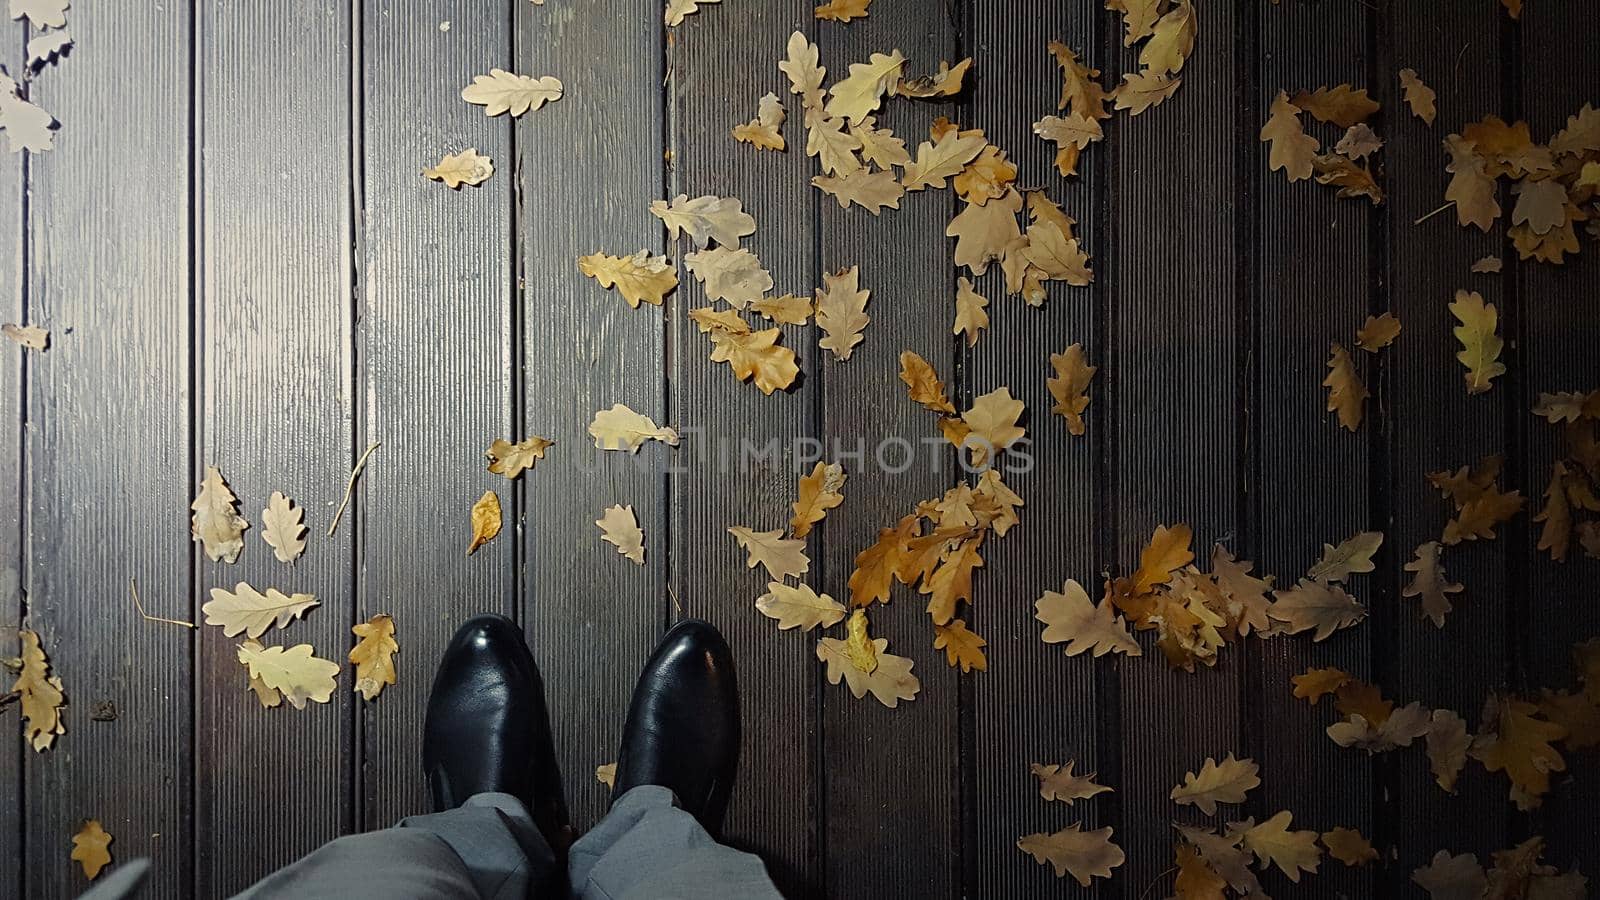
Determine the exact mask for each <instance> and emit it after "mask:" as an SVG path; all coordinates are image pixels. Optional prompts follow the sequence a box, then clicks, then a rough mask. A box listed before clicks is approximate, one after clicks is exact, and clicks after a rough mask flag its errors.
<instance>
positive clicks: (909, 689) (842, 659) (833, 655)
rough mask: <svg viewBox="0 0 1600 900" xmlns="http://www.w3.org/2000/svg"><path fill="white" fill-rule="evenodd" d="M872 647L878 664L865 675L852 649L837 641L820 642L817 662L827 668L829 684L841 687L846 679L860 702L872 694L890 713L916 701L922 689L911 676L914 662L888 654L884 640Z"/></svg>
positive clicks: (825, 639) (853, 694)
mask: <svg viewBox="0 0 1600 900" xmlns="http://www.w3.org/2000/svg"><path fill="white" fill-rule="evenodd" d="M856 612H857V613H859V612H861V611H860V610H856ZM871 645H872V647H873V652H874V654H875V656H876V659H877V664H876V666H874V667H873V669H872V671H870V672H864V671H862V670H861V669H860V667H859V666H857V665H856V664H855V663H854V662H853V661H852V656H851V651H850V648H849V646H848V645H847V643H846V642H845V641H841V640H838V639H836V638H822V639H821V640H819V641H818V642H817V659H819V660H822V662H823V664H824V665H825V666H826V667H827V670H826V671H827V678H828V683H829V684H838V683H839V681H840V679H843V680H844V683H845V687H847V688H849V689H850V695H851V696H853V697H855V698H856V699H858V700H859V699H860V698H862V697H865V696H866V695H867V693H868V692H869V691H870V692H871V693H872V696H873V697H875V698H876V699H877V701H878V702H879V703H882V704H883V705H884V706H887V707H889V708H890V709H894V708H895V707H896V706H898V705H899V703H900V701H901V700H915V699H916V697H917V692H918V691H919V690H921V688H922V685H921V683H920V682H918V681H917V677H916V676H915V675H912V674H911V669H912V665H913V663H912V661H911V660H910V659H907V658H906V657H904V656H895V655H894V654H892V653H888V652H886V651H887V650H888V648H889V642H888V641H886V640H884V639H883V638H875V639H873V640H872V641H871Z"/></svg>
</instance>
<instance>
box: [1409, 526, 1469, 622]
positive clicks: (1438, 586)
mask: <svg viewBox="0 0 1600 900" xmlns="http://www.w3.org/2000/svg"><path fill="white" fill-rule="evenodd" d="M1441 549H1442V548H1441V547H1440V546H1439V542H1438V541H1426V542H1424V543H1423V544H1421V545H1419V546H1418V547H1417V549H1416V558H1415V559H1413V560H1412V561H1411V562H1408V563H1406V565H1405V570H1406V571H1407V572H1412V573H1414V575H1413V577H1412V579H1411V583H1410V584H1408V585H1406V586H1405V588H1404V589H1403V590H1402V591H1401V592H1400V596H1402V597H1421V598H1422V615H1423V616H1424V617H1426V618H1428V619H1431V620H1432V621H1433V624H1434V626H1435V627H1437V628H1443V627H1444V617H1445V615H1446V614H1448V613H1449V612H1450V610H1451V608H1452V607H1451V606H1450V597H1449V595H1450V594H1459V593H1461V590H1462V588H1461V585H1459V584H1456V583H1454V582H1452V581H1450V579H1449V578H1446V577H1445V574H1444V565H1443V564H1442V563H1441V562H1440V561H1439V554H1440V551H1441Z"/></svg>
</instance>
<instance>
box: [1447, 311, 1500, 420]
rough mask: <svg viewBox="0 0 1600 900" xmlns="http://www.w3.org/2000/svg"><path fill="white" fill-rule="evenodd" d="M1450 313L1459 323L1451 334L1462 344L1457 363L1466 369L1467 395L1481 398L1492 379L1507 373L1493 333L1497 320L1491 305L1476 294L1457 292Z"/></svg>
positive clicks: (1496, 338) (1497, 340)
mask: <svg viewBox="0 0 1600 900" xmlns="http://www.w3.org/2000/svg"><path fill="white" fill-rule="evenodd" d="M1450 313H1451V315H1454V316H1455V317H1456V321H1458V322H1460V323H1461V324H1460V325H1457V326H1455V327H1454V328H1453V329H1451V330H1452V332H1453V333H1454V334H1455V336H1456V340H1458V341H1460V342H1461V347H1462V349H1461V350H1460V351H1459V352H1457V353H1456V359H1457V360H1460V362H1461V364H1462V365H1463V366H1465V367H1466V369H1467V372H1466V375H1465V376H1464V377H1465V378H1466V382H1467V393H1469V394H1481V393H1483V392H1485V391H1487V390H1489V388H1490V387H1491V386H1492V385H1491V382H1492V381H1493V380H1494V379H1495V378H1497V377H1498V376H1501V375H1504V374H1505V373H1506V367H1505V364H1504V363H1502V362H1500V350H1501V348H1502V347H1504V346H1505V342H1504V341H1502V340H1501V339H1500V336H1499V335H1498V334H1496V333H1495V331H1496V329H1498V327H1499V316H1498V314H1497V312H1496V310H1495V306H1494V304H1493V303H1485V302H1484V301H1483V295H1482V294H1479V293H1478V292H1477V291H1456V297H1455V300H1454V301H1453V302H1452V303H1451V304H1450Z"/></svg>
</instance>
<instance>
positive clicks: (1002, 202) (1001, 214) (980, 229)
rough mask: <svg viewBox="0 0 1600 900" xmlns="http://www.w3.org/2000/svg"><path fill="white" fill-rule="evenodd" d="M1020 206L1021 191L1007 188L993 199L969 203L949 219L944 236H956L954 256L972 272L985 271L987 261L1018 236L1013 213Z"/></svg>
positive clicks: (1020, 236) (995, 256) (994, 257)
mask: <svg viewBox="0 0 1600 900" xmlns="http://www.w3.org/2000/svg"><path fill="white" fill-rule="evenodd" d="M1021 210H1022V195H1021V194H1020V193H1018V192H1017V191H1016V190H1014V189H1013V190H1009V191H1007V192H1006V193H1005V195H1004V196H1002V197H1000V198H999V199H997V200H990V201H989V202H988V203H985V204H983V205H981V206H980V205H978V204H976V203H969V204H967V205H966V208H965V209H963V210H962V211H961V212H960V213H958V214H957V215H956V217H955V218H954V219H952V220H951V221H950V225H949V227H948V228H946V229H945V232H944V233H945V236H946V237H953V238H955V239H956V249H955V255H954V260H955V264H956V265H958V266H966V267H967V269H969V270H971V272H972V274H974V275H982V274H983V273H984V272H986V271H988V269H989V263H990V262H992V261H994V260H997V259H1000V258H1001V257H1002V256H1004V255H1005V254H1006V250H1007V248H1008V247H1011V246H1012V245H1013V243H1014V242H1017V241H1018V240H1020V239H1021V238H1022V228H1021V226H1019V225H1018V224H1017V213H1018V212H1020V211H1021Z"/></svg>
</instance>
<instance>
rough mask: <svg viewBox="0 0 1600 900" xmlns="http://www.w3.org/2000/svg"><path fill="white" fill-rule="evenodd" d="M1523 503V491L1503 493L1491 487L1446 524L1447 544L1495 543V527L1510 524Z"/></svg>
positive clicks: (1469, 501)
mask: <svg viewBox="0 0 1600 900" xmlns="http://www.w3.org/2000/svg"><path fill="white" fill-rule="evenodd" d="M1524 500H1525V498H1524V497H1523V496H1522V493H1521V492H1520V491H1511V492H1510V493H1501V492H1500V489H1499V488H1498V487H1497V486H1490V488H1489V489H1488V490H1486V491H1484V492H1483V493H1482V494H1480V495H1478V496H1476V497H1474V498H1473V499H1471V500H1468V501H1467V502H1465V503H1462V504H1461V505H1460V506H1459V507H1458V511H1457V513H1456V516H1455V518H1453V519H1451V520H1450V521H1448V522H1446V523H1445V526H1444V537H1443V540H1444V543H1446V544H1449V545H1452V546H1454V545H1455V544H1459V543H1461V542H1462V541H1475V540H1478V539H1479V538H1488V539H1491V540H1492V539H1493V538H1494V536H1495V533H1494V529H1495V527H1496V526H1497V525H1501V524H1503V523H1505V522H1509V521H1511V518H1512V517H1513V516H1515V515H1516V514H1517V513H1519V512H1521V511H1522V505H1523V503H1524Z"/></svg>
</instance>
